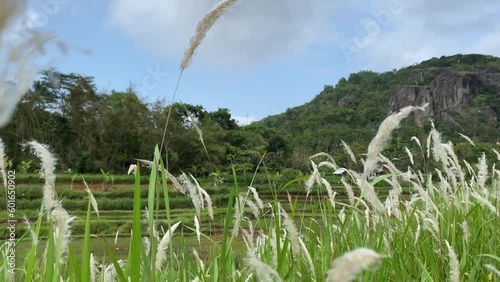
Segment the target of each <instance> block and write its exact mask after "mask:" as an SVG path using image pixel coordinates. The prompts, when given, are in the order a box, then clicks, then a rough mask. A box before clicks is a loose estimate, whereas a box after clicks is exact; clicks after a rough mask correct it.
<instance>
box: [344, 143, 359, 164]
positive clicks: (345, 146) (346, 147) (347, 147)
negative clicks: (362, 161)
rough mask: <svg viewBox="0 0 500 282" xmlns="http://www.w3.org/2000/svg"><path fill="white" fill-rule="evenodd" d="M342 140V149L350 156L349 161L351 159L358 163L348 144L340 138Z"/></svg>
mask: <svg viewBox="0 0 500 282" xmlns="http://www.w3.org/2000/svg"><path fill="white" fill-rule="evenodd" d="M340 141H341V142H342V147H343V148H344V151H345V152H346V153H347V154H348V155H349V157H350V158H351V161H353V162H354V163H355V164H356V163H358V162H357V161H356V156H354V153H353V152H352V150H351V148H350V147H349V145H347V143H346V142H344V140H340Z"/></svg>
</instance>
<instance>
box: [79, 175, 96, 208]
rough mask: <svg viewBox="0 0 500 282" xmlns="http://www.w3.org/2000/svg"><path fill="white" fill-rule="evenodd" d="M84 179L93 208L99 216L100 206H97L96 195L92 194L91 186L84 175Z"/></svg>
mask: <svg viewBox="0 0 500 282" xmlns="http://www.w3.org/2000/svg"><path fill="white" fill-rule="evenodd" d="M82 180H83V184H84V185H85V191H87V193H88V194H89V199H90V204H91V206H92V209H94V211H95V213H96V214H97V217H99V208H98V206H97V201H96V199H95V197H94V194H92V191H91V190H90V188H89V186H88V185H87V182H86V181H85V179H83V177H82Z"/></svg>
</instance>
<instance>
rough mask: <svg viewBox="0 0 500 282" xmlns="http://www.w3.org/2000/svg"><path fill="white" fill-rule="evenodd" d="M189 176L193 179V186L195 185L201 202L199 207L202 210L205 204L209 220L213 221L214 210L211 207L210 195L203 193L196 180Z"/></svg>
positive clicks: (203, 190)
mask: <svg viewBox="0 0 500 282" xmlns="http://www.w3.org/2000/svg"><path fill="white" fill-rule="evenodd" d="M189 176H191V179H193V182H194V184H195V185H196V188H198V193H199V195H200V200H201V205H202V208H204V203H205V202H206V203H207V212H208V216H209V217H210V219H212V220H214V210H213V206H212V198H210V195H209V194H208V193H207V191H205V189H203V188H201V186H200V183H198V180H196V178H194V176H193V175H191V174H189Z"/></svg>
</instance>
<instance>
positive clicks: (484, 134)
mask: <svg viewBox="0 0 500 282" xmlns="http://www.w3.org/2000/svg"><path fill="white" fill-rule="evenodd" d="M55 81H56V82H57V81H58V83H54V82H55ZM424 103H428V104H429V107H428V110H427V111H426V112H425V113H420V114H419V115H418V116H413V117H412V118H410V119H408V120H407V121H405V122H404V126H403V127H402V128H400V129H398V130H397V131H396V132H395V133H394V135H393V139H392V140H391V143H390V145H389V146H388V148H387V150H386V154H387V155H389V156H391V152H398V155H399V156H400V155H401V154H400V152H401V149H404V147H405V146H407V147H411V146H412V145H411V144H410V138H411V137H412V136H417V137H419V138H420V140H425V138H426V135H425V134H426V133H427V132H428V130H429V128H430V121H429V119H433V120H434V123H435V124H436V127H437V128H438V129H439V130H440V131H441V132H443V135H444V137H445V138H449V139H450V140H452V141H453V142H454V144H455V148H456V151H457V152H459V153H462V154H464V158H467V155H471V156H472V155H474V152H470V146H468V145H466V143H465V142H467V141H466V140H464V139H463V138H461V137H460V136H459V134H458V133H459V132H460V133H463V134H465V135H468V136H469V137H471V138H472V139H473V140H474V141H475V142H476V143H477V150H482V149H484V148H486V147H491V146H497V145H496V144H495V143H497V142H498V141H499V140H500V127H499V120H498V116H499V113H500V58H496V57H491V56H483V55H456V56H451V57H441V58H433V59H431V60H428V61H424V62H422V63H420V64H418V65H414V66H410V67H406V68H403V69H400V70H393V71H390V72H385V73H375V72H371V71H362V72H359V73H354V74H351V75H350V76H349V77H348V78H342V79H340V80H339V81H338V83H337V84H336V85H335V86H331V85H326V86H324V89H323V91H322V92H321V93H320V94H319V95H317V96H316V97H315V98H314V99H313V100H312V101H311V102H309V103H307V104H305V105H302V106H299V107H295V108H291V109H288V110H287V111H286V112H285V113H283V114H280V115H276V116H270V117H268V118H265V119H264V120H262V121H260V122H255V123H253V124H251V125H247V126H243V127H241V126H239V125H238V124H237V123H236V122H235V120H234V119H232V117H231V114H230V112H229V110H228V109H224V108H221V109H219V110H217V111H213V112H209V111H207V110H205V109H204V108H203V106H200V105H187V104H180V103H176V104H174V105H173V107H174V109H173V111H172V112H173V115H172V117H171V120H170V122H169V130H168V134H167V136H166V148H167V151H168V165H169V169H170V170H171V171H173V172H179V171H180V170H183V171H186V172H191V173H193V174H195V175H200V176H202V175H209V174H211V173H215V174H218V173H224V172H229V171H230V168H231V166H232V165H233V166H234V167H235V169H236V170H237V171H238V172H240V173H243V174H245V173H252V172H253V170H254V169H255V167H256V165H257V164H258V163H259V161H260V160H261V158H262V156H264V155H265V157H264V159H263V160H264V164H265V166H266V167H267V168H269V169H271V170H275V171H283V170H284V169H285V168H288V169H292V168H293V169H296V170H302V171H307V170H308V165H309V162H308V158H309V157H310V156H311V155H313V154H315V153H317V152H328V153H330V154H332V155H333V156H334V157H335V158H336V160H337V162H338V164H339V165H343V166H352V165H359V164H352V163H350V160H349V158H348V157H347V156H346V154H345V153H344V151H343V148H342V146H341V140H343V141H345V142H346V143H347V144H349V145H350V147H351V149H352V150H353V151H354V153H355V154H358V155H361V154H363V153H364V152H365V151H366V147H367V145H368V142H369V141H370V140H371V139H372V138H373V136H374V135H375V133H376V131H377V129H378V125H379V124H380V122H381V121H382V120H383V119H384V118H385V117H386V116H387V115H388V114H389V113H390V112H394V111H397V110H399V109H400V108H402V107H404V106H407V105H421V104H424ZM168 110H169V106H168V105H167V104H166V103H165V102H162V101H156V102H154V103H147V102H145V101H144V100H143V99H141V98H139V96H138V95H137V93H136V92H135V91H134V88H133V87H130V88H129V89H126V90H124V91H111V92H110V93H101V92H99V91H98V90H97V87H96V85H95V84H94V78H93V77H91V76H85V75H80V74H64V73H59V72H57V71H55V70H49V71H45V72H43V73H42V74H41V76H40V78H39V80H37V81H36V82H35V83H34V84H33V86H32V89H31V90H30V91H29V92H28V93H27V94H26V95H25V96H24V98H23V99H22V101H21V102H20V103H19V104H18V106H17V110H16V113H15V116H14V118H13V119H12V120H11V122H10V123H9V125H8V126H6V127H5V128H2V129H0V138H2V139H3V140H4V141H5V143H6V146H7V156H9V157H10V158H11V159H9V160H8V165H9V166H11V167H12V168H16V169H18V170H20V171H26V172H28V171H31V170H32V168H31V160H32V158H33V157H32V156H29V155H28V154H26V152H24V151H23V148H22V146H20V145H19V144H20V143H23V142H25V141H29V140H33V139H35V140H38V141H40V142H43V143H46V144H48V145H49V146H50V147H51V148H53V150H54V152H55V153H56V154H57V157H58V161H59V166H58V169H59V170H60V171H68V170H71V171H73V172H82V173H83V172H100V171H101V170H102V171H104V172H114V173H124V172H126V171H127V169H128V166H129V165H130V164H131V163H135V158H142V159H150V158H151V156H152V153H153V149H154V146H155V145H156V144H159V143H161V138H162V134H163V128H164V125H165V121H166V116H167V112H168ZM188 112H189V113H191V116H192V118H190V117H189V114H188ZM193 119H194V122H196V123H197V124H198V126H199V128H201V130H202V131H203V140H204V143H205V145H206V148H207V151H208V153H207V152H206V151H205V149H204V147H203V145H202V143H201V142H200V136H199V134H198V133H197V131H196V128H195V127H194V126H193ZM395 156H396V154H395V155H394V156H393V157H395ZM407 161H408V160H404V159H402V160H401V162H407ZM403 164H404V163H403ZM289 171H290V170H289Z"/></svg>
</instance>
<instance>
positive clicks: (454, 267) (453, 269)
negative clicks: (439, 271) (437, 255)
mask: <svg viewBox="0 0 500 282" xmlns="http://www.w3.org/2000/svg"><path fill="white" fill-rule="evenodd" d="M444 243H445V244H446V247H447V248H448V257H449V259H450V280H451V281H453V282H460V266H459V263H458V258H457V254H456V253H455V250H453V248H452V247H451V246H450V244H449V243H448V241H447V240H444Z"/></svg>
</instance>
